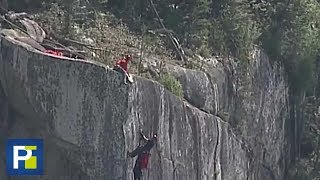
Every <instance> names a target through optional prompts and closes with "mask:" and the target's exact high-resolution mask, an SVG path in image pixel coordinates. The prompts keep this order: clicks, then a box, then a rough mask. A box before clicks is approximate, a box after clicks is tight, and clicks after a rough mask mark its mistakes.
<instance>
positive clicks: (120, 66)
mask: <svg viewBox="0 0 320 180" xmlns="http://www.w3.org/2000/svg"><path fill="white" fill-rule="evenodd" d="M131 60H132V56H131V55H128V54H127V55H125V56H124V57H123V58H121V59H119V60H117V62H116V64H115V66H114V67H113V69H114V70H116V71H118V72H119V71H120V72H122V73H123V74H124V84H127V76H128V75H129V74H128V63H129V62H130V61H131Z"/></svg>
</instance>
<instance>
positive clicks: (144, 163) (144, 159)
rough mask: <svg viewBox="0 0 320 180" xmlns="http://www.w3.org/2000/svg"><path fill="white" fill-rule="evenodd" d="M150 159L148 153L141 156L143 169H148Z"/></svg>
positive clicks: (140, 161) (140, 162) (140, 163)
mask: <svg viewBox="0 0 320 180" xmlns="http://www.w3.org/2000/svg"><path fill="white" fill-rule="evenodd" d="M149 158H150V154H149V153H147V152H144V153H143V154H141V155H140V156H139V165H140V168H141V169H147V168H148V163H149Z"/></svg>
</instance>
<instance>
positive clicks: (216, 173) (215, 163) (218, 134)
mask: <svg viewBox="0 0 320 180" xmlns="http://www.w3.org/2000/svg"><path fill="white" fill-rule="evenodd" d="M216 123H217V140H216V145H215V147H214V158H215V159H214V163H213V169H214V179H218V177H217V176H218V170H217V159H218V157H217V150H218V145H219V139H220V131H219V122H218V121H216Z"/></svg>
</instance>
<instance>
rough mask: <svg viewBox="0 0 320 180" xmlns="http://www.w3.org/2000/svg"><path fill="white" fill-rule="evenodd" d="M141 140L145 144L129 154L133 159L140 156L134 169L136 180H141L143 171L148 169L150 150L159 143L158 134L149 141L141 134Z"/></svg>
mask: <svg viewBox="0 0 320 180" xmlns="http://www.w3.org/2000/svg"><path fill="white" fill-rule="evenodd" d="M140 140H143V141H145V144H144V145H143V146H139V147H137V148H136V149H135V150H134V151H132V152H128V154H127V155H128V156H129V157H131V158H133V157H135V156H138V158H137V159H136V163H135V165H134V168H133V175H134V180H141V177H142V169H147V168H148V162H149V157H150V156H151V154H150V150H151V149H152V148H153V146H154V145H155V144H156V142H157V134H154V135H153V137H152V138H151V139H148V138H147V137H146V136H145V135H143V134H142V132H140Z"/></svg>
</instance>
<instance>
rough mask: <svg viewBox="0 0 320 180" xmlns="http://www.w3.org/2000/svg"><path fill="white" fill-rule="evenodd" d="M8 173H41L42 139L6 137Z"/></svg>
mask: <svg viewBox="0 0 320 180" xmlns="http://www.w3.org/2000/svg"><path fill="white" fill-rule="evenodd" d="M6 158H7V174H8V175H43V140H42V139H8V140H7V149H6Z"/></svg>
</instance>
